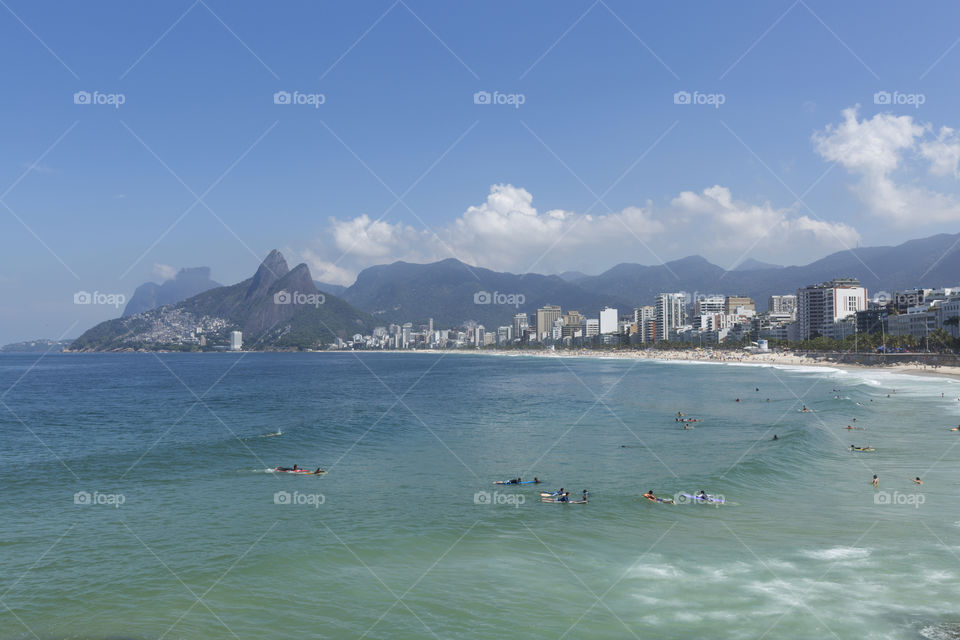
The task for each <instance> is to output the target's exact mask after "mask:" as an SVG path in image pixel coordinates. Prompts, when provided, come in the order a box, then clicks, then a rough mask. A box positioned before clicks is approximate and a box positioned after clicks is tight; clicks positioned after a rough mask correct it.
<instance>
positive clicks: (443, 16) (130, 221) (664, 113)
mask: <svg viewBox="0 0 960 640" xmlns="http://www.w3.org/2000/svg"><path fill="white" fill-rule="evenodd" d="M0 4H2V6H0V56H2V59H3V62H4V64H2V65H0V74H2V76H3V86H4V88H5V91H4V99H3V102H2V106H0V109H2V110H3V117H2V118H0V139H2V149H3V153H2V154H0V201H2V203H4V204H3V205H0V250H2V254H0V256H2V257H0V260H2V265H3V268H2V270H0V295H2V296H3V300H4V303H3V304H2V305H0V342H6V341H11V340H20V339H29V338H34V337H41V336H42V337H54V338H55V337H59V336H61V335H64V334H66V335H68V336H69V337H73V336H76V335H78V334H79V333H80V332H82V331H83V330H84V329H86V328H88V327H89V326H91V325H92V324H93V323H94V322H96V321H98V320H101V319H105V318H107V317H111V316H113V315H116V312H115V310H114V309H113V308H111V307H106V306H102V305H87V306H83V305H81V306H77V305H74V304H73V294H74V293H75V292H76V291H79V290H87V291H99V292H109V293H121V294H125V295H126V296H128V297H129V295H130V294H131V293H132V292H133V290H134V288H135V287H136V286H137V285H139V284H141V283H142V282H145V281H147V280H153V281H160V280H161V279H162V277H163V274H165V273H168V272H169V271H170V268H171V267H172V268H174V269H177V268H181V267H186V266H201V265H207V266H210V267H212V268H213V277H214V278H215V279H217V280H219V281H220V282H223V283H232V282H235V281H238V280H240V279H242V278H245V277H247V276H249V275H250V274H251V273H252V272H253V270H254V269H255V268H256V266H257V263H258V260H259V259H261V258H262V257H263V256H264V255H266V253H267V252H268V251H269V250H270V249H272V248H280V249H281V250H282V251H284V253H285V255H286V256H287V258H288V260H289V261H290V262H291V263H296V262H300V261H307V262H308V264H310V266H311V268H312V270H313V272H314V275H315V277H317V278H318V279H324V280H327V281H333V282H339V283H347V284H348V283H349V282H350V281H351V280H352V278H353V277H354V276H355V274H356V272H357V271H358V270H359V269H362V268H364V267H366V266H369V265H371V264H378V263H383V262H389V261H393V260H396V259H406V260H412V261H428V260H433V259H438V258H443V257H448V256H454V257H458V258H460V259H463V260H465V261H467V262H471V263H474V264H480V265H482V266H488V267H491V268H496V269H504V270H511V271H516V272H522V271H527V270H533V271H538V272H548V273H549V272H559V271H563V270H566V269H580V270H583V271H586V272H589V273H598V272H600V271H603V270H605V269H607V268H609V267H611V266H613V265H614V264H616V263H618V262H623V261H630V262H639V263H645V264H655V263H658V262H660V261H662V260H671V259H676V258H680V257H683V256H685V255H689V254H693V253H700V254H702V255H704V256H705V257H707V258H708V259H710V260H712V261H714V262H716V263H718V264H720V265H721V266H724V267H729V266H732V265H734V264H736V263H737V262H739V261H740V260H742V259H744V258H746V257H753V258H756V259H760V260H765V261H771V262H778V263H805V262H808V261H810V260H812V259H816V258H818V257H821V256H822V255H824V254H826V253H829V252H831V251H835V250H840V249H843V248H845V247H849V246H856V244H857V243H858V242H859V243H861V244H863V245H875V244H896V243H899V242H901V241H903V240H906V239H909V238H915V237H921V236H926V235H931V234H933V233H939V232H956V230H957V221H958V220H960V204H958V203H957V201H955V198H956V197H957V196H956V192H957V184H956V183H957V170H956V167H957V158H958V157H960V141H958V139H957V136H956V134H955V132H953V130H952V128H954V127H958V126H960V115H958V110H957V105H958V104H960V95H958V92H960V82H958V77H957V76H958V69H960V64H958V63H960V46H956V48H954V47H955V45H956V44H957V41H958V38H960V26H958V25H960V20H957V18H958V14H960V11H958V9H957V7H956V5H955V3H949V2H929V3H919V4H913V5H908V4H905V3H899V2H875V1H870V2H857V1H852V2H843V3H835V2H822V1H819V2H818V1H815V0H807V1H805V2H792V1H784V2H780V1H777V2H773V1H764V2H746V3H736V4H729V3H706V2H701V3H638V2H620V1H616V0H604V1H603V2H600V1H597V2H591V1H585V2H563V3H557V2H522V3H516V2H490V1H484V2H458V3H455V4H454V3H449V2H423V1H419V0H404V1H403V2H393V1H392V0H386V1H383V2H379V1H378V2H355V3H324V2H283V3H251V2H226V1H224V0H203V1H202V2H194V1H193V0H184V1H183V2H179V1H177V2H173V1H170V2H163V3H146V2H138V3H131V2H109V1H103V2H71V3H51V2H42V1H29V2H28V1H26V0H4V2H3V3H0ZM80 91H86V92H89V93H90V94H91V96H94V98H93V99H96V97H95V96H97V95H99V96H100V99H102V100H105V101H107V102H110V101H115V100H116V98H111V97H109V96H111V95H119V96H121V97H120V98H119V99H120V100H122V101H123V104H121V105H119V107H115V106H113V105H111V104H75V102H74V94H75V93H76V92H80ZM277 91H287V92H289V93H290V94H291V95H295V92H299V94H304V95H308V96H310V95H322V96H323V98H322V99H323V104H320V105H317V106H316V107H315V106H314V105H311V104H275V103H274V94H275V92H277ZM478 91H486V92H489V93H490V94H491V95H492V96H493V95H496V94H500V95H501V99H503V100H505V101H507V102H517V101H522V104H521V105H519V106H514V105H513V104H476V103H475V100H474V94H475V93H476V92H478ZM682 91H686V92H689V93H690V94H691V96H692V97H693V96H696V97H699V98H700V99H701V100H703V101H706V102H717V101H722V104H720V105H719V106H716V107H715V106H714V105H712V104H676V103H675V100H674V94H675V93H677V92H682ZM882 91H887V92H889V93H890V94H891V97H892V99H891V103H886V104H877V103H876V102H875V97H874V94H875V93H877V92H882ZM94 92H98V93H97V94H95V93H94ZM104 96H107V97H104ZM502 96H519V97H513V98H510V97H502ZM303 99H304V100H307V101H309V100H310V99H309V98H303ZM315 101H316V100H315ZM882 101H883V99H882V98H881V102H882ZM898 101H899V102H900V104H895V103H896V102H898ZM918 101H922V104H920V105H916V104H915V103H916V102H918ZM681 102H682V99H681ZM857 105H860V106H859V108H858V109H857V107H856V106H857ZM943 127H947V128H948V129H946V130H944V129H943ZM8 187H10V188H8ZM398 197H399V199H398ZM945 284H950V283H945Z"/></svg>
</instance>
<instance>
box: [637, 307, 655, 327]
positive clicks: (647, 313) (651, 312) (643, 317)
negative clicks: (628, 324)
mask: <svg viewBox="0 0 960 640" xmlns="http://www.w3.org/2000/svg"><path fill="white" fill-rule="evenodd" d="M656 316H657V308H656V307H655V306H653V305H652V304H647V305H643V306H642V307H637V308H636V309H634V310H633V323H634V324H635V325H637V326H638V327H642V326H643V323H644V322H646V321H647V320H652V319H653V318H655V317H656Z"/></svg>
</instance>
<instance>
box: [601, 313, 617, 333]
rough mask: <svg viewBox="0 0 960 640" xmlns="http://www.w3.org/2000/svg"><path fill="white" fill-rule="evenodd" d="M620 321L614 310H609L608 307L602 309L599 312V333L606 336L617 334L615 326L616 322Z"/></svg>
mask: <svg viewBox="0 0 960 640" xmlns="http://www.w3.org/2000/svg"><path fill="white" fill-rule="evenodd" d="M619 319H620V316H619V315H618V313H617V310H616V309H611V308H610V307H604V308H603V309H601V310H600V333H601V334H602V335H607V334H611V333H618V329H619V327H618V326H617V321H618V320H619Z"/></svg>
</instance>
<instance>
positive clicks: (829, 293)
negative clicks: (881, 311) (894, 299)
mask: <svg viewBox="0 0 960 640" xmlns="http://www.w3.org/2000/svg"><path fill="white" fill-rule="evenodd" d="M866 308H867V290H866V289H865V288H864V287H861V286H860V282H859V281H858V280H856V279H854V278H837V279H835V280H831V281H830V282H824V283H822V284H812V285H810V286H807V287H804V288H802V289H797V333H798V336H799V339H800V340H809V339H811V338H815V337H817V336H832V335H834V326H833V325H834V323H836V322H838V321H840V320H843V319H845V318H848V317H850V316H852V315H855V314H856V313H857V311H863V310H864V309H866Z"/></svg>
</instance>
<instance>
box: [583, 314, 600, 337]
mask: <svg viewBox="0 0 960 640" xmlns="http://www.w3.org/2000/svg"><path fill="white" fill-rule="evenodd" d="M583 335H584V337H585V338H592V337H593V336H597V335H600V321H599V320H597V319H594V318H584V320H583Z"/></svg>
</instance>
